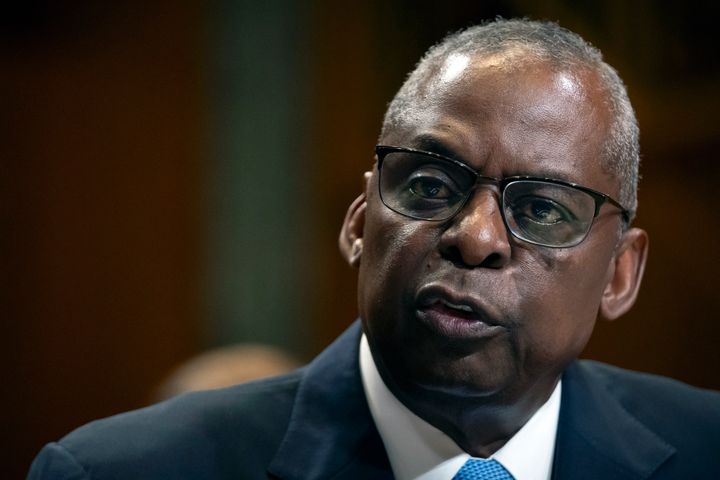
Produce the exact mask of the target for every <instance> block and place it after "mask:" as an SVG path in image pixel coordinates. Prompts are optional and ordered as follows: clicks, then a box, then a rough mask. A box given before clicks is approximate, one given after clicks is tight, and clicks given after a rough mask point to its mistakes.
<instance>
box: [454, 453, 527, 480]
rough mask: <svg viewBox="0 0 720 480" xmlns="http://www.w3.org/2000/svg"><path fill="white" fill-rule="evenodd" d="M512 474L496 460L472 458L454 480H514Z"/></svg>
mask: <svg viewBox="0 0 720 480" xmlns="http://www.w3.org/2000/svg"><path fill="white" fill-rule="evenodd" d="M514 479H515V477H513V476H512V475H511V474H510V472H508V471H507V470H505V467H503V466H502V465H500V464H499V463H498V462H497V461H495V460H481V459H477V458H471V459H469V460H468V461H467V462H465V465H463V466H462V468H461V469H460V470H458V472H457V473H456V474H455V476H454V477H453V478H452V480H514Z"/></svg>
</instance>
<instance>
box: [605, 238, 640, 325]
mask: <svg viewBox="0 0 720 480" xmlns="http://www.w3.org/2000/svg"><path fill="white" fill-rule="evenodd" d="M647 252H648V235H647V232H645V230H641V229H639V228H631V229H629V230H628V231H626V232H625V233H624V234H623V238H622V239H621V241H620V244H619V245H618V248H617V253H616V255H615V258H614V260H613V265H611V274H610V278H609V281H608V284H607V285H606V286H605V291H604V292H603V297H602V301H601V302H600V313H601V314H602V316H603V317H604V318H605V319H606V320H615V319H616V318H618V317H620V316H621V315H623V314H624V313H625V312H627V311H628V310H630V308H631V307H632V306H633V304H634V303H635V299H636V298H637V295H638V291H639V290H640V283H641V281H642V277H643V273H644V272H645V262H646V261H647Z"/></svg>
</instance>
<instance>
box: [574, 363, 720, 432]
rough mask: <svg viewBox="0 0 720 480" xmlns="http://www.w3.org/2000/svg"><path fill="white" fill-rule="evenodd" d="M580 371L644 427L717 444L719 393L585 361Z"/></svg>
mask: <svg viewBox="0 0 720 480" xmlns="http://www.w3.org/2000/svg"><path fill="white" fill-rule="evenodd" d="M580 368H581V369H582V370H584V372H585V373H586V375H588V376H589V377H590V378H592V379H593V381H597V382H599V383H601V384H602V385H603V387H604V389H605V390H606V391H608V392H609V393H610V394H611V395H612V396H613V397H615V398H616V399H617V400H618V402H619V403H620V405H622V406H623V408H625V410H627V411H628V412H630V413H631V414H633V415H634V416H636V417H637V418H638V419H639V420H640V421H642V422H643V423H645V424H648V425H653V426H654V427H655V428H656V429H660V430H663V431H667V432H668V433H669V432H672V433H674V434H677V433H683V432H685V433H686V435H688V436H695V437H698V438H700V437H703V436H704V437H705V438H712V439H715V442H716V443H715V445H718V444H720V392H716V391H712V390H707V389H703V388H699V387H694V386H692V385H688V384H686V383H683V382H680V381H678V380H674V379H672V378H668V377H663V376H659V375H653V374H649V373H642V372H635V371H631V370H625V369H622V368H619V367H614V366H611V365H607V364H603V363H600V362H595V361H589V360H585V361H582V362H580Z"/></svg>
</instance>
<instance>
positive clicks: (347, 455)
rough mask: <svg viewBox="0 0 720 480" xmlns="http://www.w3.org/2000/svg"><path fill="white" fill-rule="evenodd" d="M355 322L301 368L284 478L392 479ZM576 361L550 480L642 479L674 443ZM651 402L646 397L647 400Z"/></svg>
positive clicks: (278, 470) (279, 462)
mask: <svg viewBox="0 0 720 480" xmlns="http://www.w3.org/2000/svg"><path fill="white" fill-rule="evenodd" d="M360 334H361V330H360V323H359V322H355V323H354V324H353V325H352V326H351V327H350V328H349V329H348V330H347V331H345V333H343V334H342V335H341V336H340V337H339V338H338V339H337V340H336V341H335V342H334V343H333V344H332V345H331V346H330V347H328V348H327V349H326V350H325V351H324V352H322V353H321V354H320V355H319V356H318V357H317V358H315V360H313V361H312V362H311V363H310V364H309V365H308V366H307V367H306V371H305V374H304V376H303V379H302V380H301V383H300V385H299V387H298V393H297V397H296V400H295V406H294V408H293V412H292V415H291V418H290V423H289V425H288V429H287V432H286V434H285V438H284V439H283V441H282V443H281V445H280V448H279V449H278V452H277V454H276V455H275V457H274V459H273V461H272V463H271V464H270V467H269V469H268V471H269V472H270V473H271V474H272V475H274V476H276V477H278V478H282V479H286V480H300V479H302V480H320V479H331V478H342V479H365V478H373V479H383V478H392V473H391V470H390V464H389V462H388V459H387V455H386V454H385V450H384V447H383V444H382V440H381V439H380V436H379V434H378V432H377V429H376V428H375V425H374V423H373V420H372V417H371V415H370V410H369V409H368V406H367V401H366V399H365V392H364V391H363V387H362V382H361V379H360V369H359V365H358V348H359V344H360ZM608 381H609V379H608V378H605V377H603V376H602V375H600V374H598V373H596V372H595V371H594V370H593V368H592V366H591V364H589V363H586V362H574V363H573V364H571V365H570V367H568V369H567V370H566V371H565V374H564V375H563V392H562V400H561V406H560V421H559V424H558V434H557V435H558V436H557V441H556V446H555V460H554V467H553V479H554V480H565V479H576V478H583V479H594V478H597V479H609V478H614V479H627V480H631V479H633V480H640V479H646V478H648V477H649V476H650V475H652V473H653V472H654V471H655V470H656V469H657V468H658V467H659V466H660V465H662V464H663V463H664V462H665V461H666V460H667V459H668V458H670V457H671V456H672V455H673V454H674V452H675V449H674V448H673V447H672V446H670V445H668V444H667V443H666V442H664V441H663V439H662V438H660V437H659V436H658V435H657V434H655V433H654V432H653V431H652V430H650V429H649V428H648V427H647V426H645V425H643V424H642V423H641V422H640V421H638V420H637V419H636V418H635V417H634V416H632V415H631V414H630V413H629V412H628V411H627V410H626V409H625V408H624V407H623V406H622V405H621V404H620V402H619V401H618V399H617V398H616V397H615V396H614V395H613V394H611V393H610V392H609V390H608V388H607V387H608V385H607V382H608ZM648 401H652V399H648Z"/></svg>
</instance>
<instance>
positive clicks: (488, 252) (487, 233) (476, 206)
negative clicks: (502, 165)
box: [440, 188, 511, 268]
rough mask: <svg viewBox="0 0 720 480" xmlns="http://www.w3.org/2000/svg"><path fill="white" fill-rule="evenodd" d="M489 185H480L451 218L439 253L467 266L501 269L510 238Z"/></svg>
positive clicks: (507, 260) (508, 258) (508, 256)
mask: <svg viewBox="0 0 720 480" xmlns="http://www.w3.org/2000/svg"><path fill="white" fill-rule="evenodd" d="M500 208H501V207H500V202H499V200H498V198H497V195H496V192H495V191H494V190H493V189H492V188H479V189H478V190H477V191H475V192H474V193H473V195H472V197H471V198H470V199H469V200H468V203H467V204H465V206H464V207H463V209H462V210H461V211H460V212H458V214H457V215H456V216H455V217H453V219H452V220H451V222H452V223H451V225H450V226H449V227H448V228H447V230H445V231H444V232H443V234H442V238H441V239H440V253H441V254H442V255H443V256H444V257H445V258H447V259H448V260H451V261H452V262H454V263H456V264H461V265H463V266H466V267H470V268H472V267H486V268H502V267H503V266H505V265H506V264H507V263H508V262H509V261H510V255H511V251H510V241H509V238H508V235H509V233H508V231H507V228H506V227H505V222H504V221H503V218H502V213H501V211H500Z"/></svg>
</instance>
